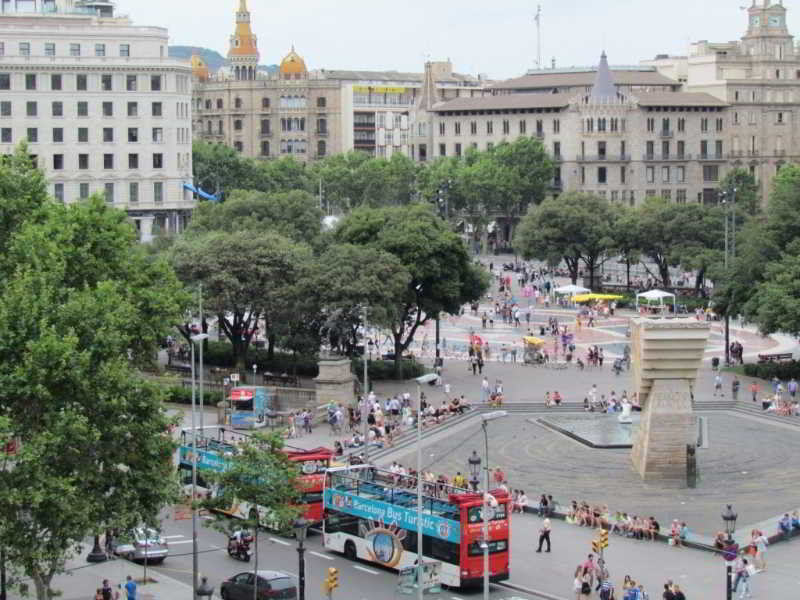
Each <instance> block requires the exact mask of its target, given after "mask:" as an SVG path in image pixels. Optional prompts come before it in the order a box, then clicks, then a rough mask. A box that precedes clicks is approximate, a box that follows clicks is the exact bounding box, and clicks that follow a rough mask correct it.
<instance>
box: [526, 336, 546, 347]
mask: <svg viewBox="0 0 800 600" xmlns="http://www.w3.org/2000/svg"><path fill="white" fill-rule="evenodd" d="M522 341H523V342H525V343H526V344H530V345H531V346H544V340H543V339H542V338H538V337H533V336H532V335H527V336H525V337H523V338H522Z"/></svg>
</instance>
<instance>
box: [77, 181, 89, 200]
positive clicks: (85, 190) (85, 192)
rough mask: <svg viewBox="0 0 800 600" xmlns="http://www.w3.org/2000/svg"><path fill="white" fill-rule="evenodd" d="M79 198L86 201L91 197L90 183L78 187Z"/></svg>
mask: <svg viewBox="0 0 800 600" xmlns="http://www.w3.org/2000/svg"><path fill="white" fill-rule="evenodd" d="M78 196H79V197H80V199H81V200H85V199H86V198H88V197H89V184H88V183H81V184H79V186H78Z"/></svg>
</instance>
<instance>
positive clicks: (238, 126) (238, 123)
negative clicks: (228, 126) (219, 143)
mask: <svg viewBox="0 0 800 600" xmlns="http://www.w3.org/2000/svg"><path fill="white" fill-rule="evenodd" d="M233 130H234V131H241V130H242V120H241V119H234V121H233Z"/></svg>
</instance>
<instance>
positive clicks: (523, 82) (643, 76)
mask: <svg viewBox="0 0 800 600" xmlns="http://www.w3.org/2000/svg"><path fill="white" fill-rule="evenodd" d="M596 76H597V70H596V69H587V70H586V71H567V72H561V73H559V72H554V73H548V72H547V71H542V72H541V73H537V74H535V75H523V76H522V77H517V78H515V79H508V80H506V81H500V82H498V83H496V84H494V85H493V86H492V87H493V88H494V89H500V90H522V89H536V88H555V87H579V86H590V85H592V84H593V83H594V80H595V78H596ZM611 76H612V77H613V79H614V83H616V84H617V85H642V86H647V85H680V84H679V83H678V82H677V81H675V80H673V79H670V78H669V77H666V76H664V75H662V74H661V73H658V72H656V71H630V70H613V69H612V71H611Z"/></svg>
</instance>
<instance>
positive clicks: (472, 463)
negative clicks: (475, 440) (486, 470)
mask: <svg viewBox="0 0 800 600" xmlns="http://www.w3.org/2000/svg"><path fill="white" fill-rule="evenodd" d="M467 462H468V463H469V473H470V478H469V484H470V485H471V486H472V491H473V492H477V491H478V485H479V484H480V482H481V457H480V456H478V453H477V452H476V451H475V450H473V451H472V456H470V457H469V460H468V461H467Z"/></svg>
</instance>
